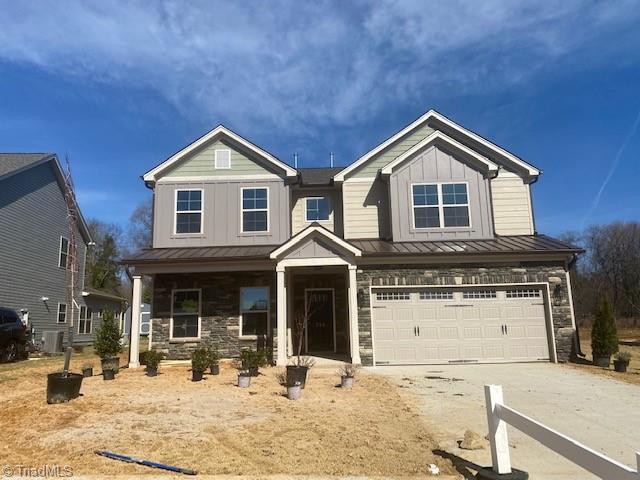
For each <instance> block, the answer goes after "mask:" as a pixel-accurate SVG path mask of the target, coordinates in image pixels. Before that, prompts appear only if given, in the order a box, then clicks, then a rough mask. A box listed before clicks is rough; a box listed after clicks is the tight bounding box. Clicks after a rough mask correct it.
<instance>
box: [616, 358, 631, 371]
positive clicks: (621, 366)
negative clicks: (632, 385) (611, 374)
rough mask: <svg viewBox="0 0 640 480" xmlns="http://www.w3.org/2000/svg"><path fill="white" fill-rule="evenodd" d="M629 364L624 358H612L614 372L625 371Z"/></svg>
mask: <svg viewBox="0 0 640 480" xmlns="http://www.w3.org/2000/svg"><path fill="white" fill-rule="evenodd" d="M628 366H629V362H625V361H624V360H614V361H613V369H614V370H615V371H616V372H620V373H624V372H626V371H627V367H628Z"/></svg>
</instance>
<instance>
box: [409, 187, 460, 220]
mask: <svg viewBox="0 0 640 480" xmlns="http://www.w3.org/2000/svg"><path fill="white" fill-rule="evenodd" d="M412 196H413V224H414V227H415V228H449V227H468V226H470V223H469V195H468V189H467V184H466V183H431V184H417V185H413V186H412Z"/></svg>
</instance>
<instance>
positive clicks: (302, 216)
mask: <svg viewBox="0 0 640 480" xmlns="http://www.w3.org/2000/svg"><path fill="white" fill-rule="evenodd" d="M325 196H328V197H329V198H330V199H331V200H330V202H331V217H330V218H329V220H328V221H325V222H318V223H319V224H320V225H322V226H323V227H325V228H326V229H328V230H331V231H332V232H334V233H335V234H336V235H340V236H342V197H341V195H340V191H339V190H337V189H317V190H316V189H304V190H293V192H292V195H291V197H292V200H291V201H292V207H291V234H292V235H295V234H296V233H298V232H300V231H302V230H304V229H305V228H307V227H308V226H309V224H310V222H307V221H306V208H305V198H307V197H325Z"/></svg>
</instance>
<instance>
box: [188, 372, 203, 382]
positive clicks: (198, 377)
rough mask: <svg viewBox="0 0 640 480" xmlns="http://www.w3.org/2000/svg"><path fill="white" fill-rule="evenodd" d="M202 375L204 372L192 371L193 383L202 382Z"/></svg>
mask: <svg viewBox="0 0 640 480" xmlns="http://www.w3.org/2000/svg"><path fill="white" fill-rule="evenodd" d="M202 374H203V372H196V371H195V370H191V381H192V382H199V381H200V380H202Z"/></svg>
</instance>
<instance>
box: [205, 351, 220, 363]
mask: <svg viewBox="0 0 640 480" xmlns="http://www.w3.org/2000/svg"><path fill="white" fill-rule="evenodd" d="M207 355H208V358H209V367H215V366H216V365H218V363H219V362H220V355H218V350H217V349H215V348H208V349H207Z"/></svg>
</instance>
